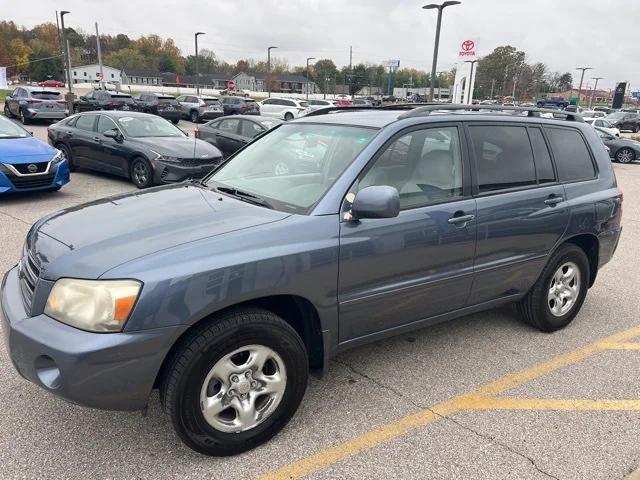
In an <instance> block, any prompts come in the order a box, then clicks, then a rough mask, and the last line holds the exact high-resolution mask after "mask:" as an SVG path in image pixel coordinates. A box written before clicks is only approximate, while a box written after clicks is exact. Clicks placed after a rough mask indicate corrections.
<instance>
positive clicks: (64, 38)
mask: <svg viewBox="0 0 640 480" xmlns="http://www.w3.org/2000/svg"><path fill="white" fill-rule="evenodd" d="M67 13H71V12H68V11H67V10H63V11H61V12H60V24H61V26H62V46H63V47H64V63H66V64H67V88H68V89H69V93H68V94H67V109H68V110H69V114H70V115H71V114H72V113H73V92H72V91H71V56H70V55H69V44H68V43H67V32H66V31H65V28H64V16H65V15H66V14H67Z"/></svg>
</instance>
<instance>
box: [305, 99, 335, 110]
mask: <svg viewBox="0 0 640 480" xmlns="http://www.w3.org/2000/svg"><path fill="white" fill-rule="evenodd" d="M337 106H338V102H336V101H334V100H309V110H310V111H312V112H315V111H316V110H320V109H321V108H327V107H337Z"/></svg>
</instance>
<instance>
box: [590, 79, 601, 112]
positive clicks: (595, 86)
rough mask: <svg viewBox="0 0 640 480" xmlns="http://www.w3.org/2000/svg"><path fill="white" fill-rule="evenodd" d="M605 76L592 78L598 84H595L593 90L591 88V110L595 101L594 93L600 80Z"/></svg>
mask: <svg viewBox="0 0 640 480" xmlns="http://www.w3.org/2000/svg"><path fill="white" fill-rule="evenodd" d="M603 78H604V77H593V78H592V80H595V81H596V84H595V85H594V86H593V90H591V97H590V98H589V110H591V104H592V103H593V93H594V92H595V91H596V88H598V80H602V79H603Z"/></svg>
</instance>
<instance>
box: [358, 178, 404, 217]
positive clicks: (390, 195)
mask: <svg viewBox="0 0 640 480" xmlns="http://www.w3.org/2000/svg"><path fill="white" fill-rule="evenodd" d="M399 213H400V195H399V194H398V190H396V189H395V188H394V187H388V186H386V185H374V186H371V187H366V188H363V189H362V190H360V191H359V192H358V193H357V194H356V198H354V199H353V203H352V205H351V212H350V214H351V219H352V220H359V219H361V218H393V217H397V216H398V214H399Z"/></svg>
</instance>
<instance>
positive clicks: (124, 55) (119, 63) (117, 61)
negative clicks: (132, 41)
mask: <svg viewBox="0 0 640 480" xmlns="http://www.w3.org/2000/svg"><path fill="white" fill-rule="evenodd" d="M104 63H105V64H106V65H109V66H110V67H114V68H119V69H123V68H145V66H146V59H145V58H144V56H143V55H142V54H141V53H140V52H138V51H137V50H135V49H133V48H122V49H120V50H118V51H117V52H111V53H109V54H108V55H106V56H105V58H104Z"/></svg>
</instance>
